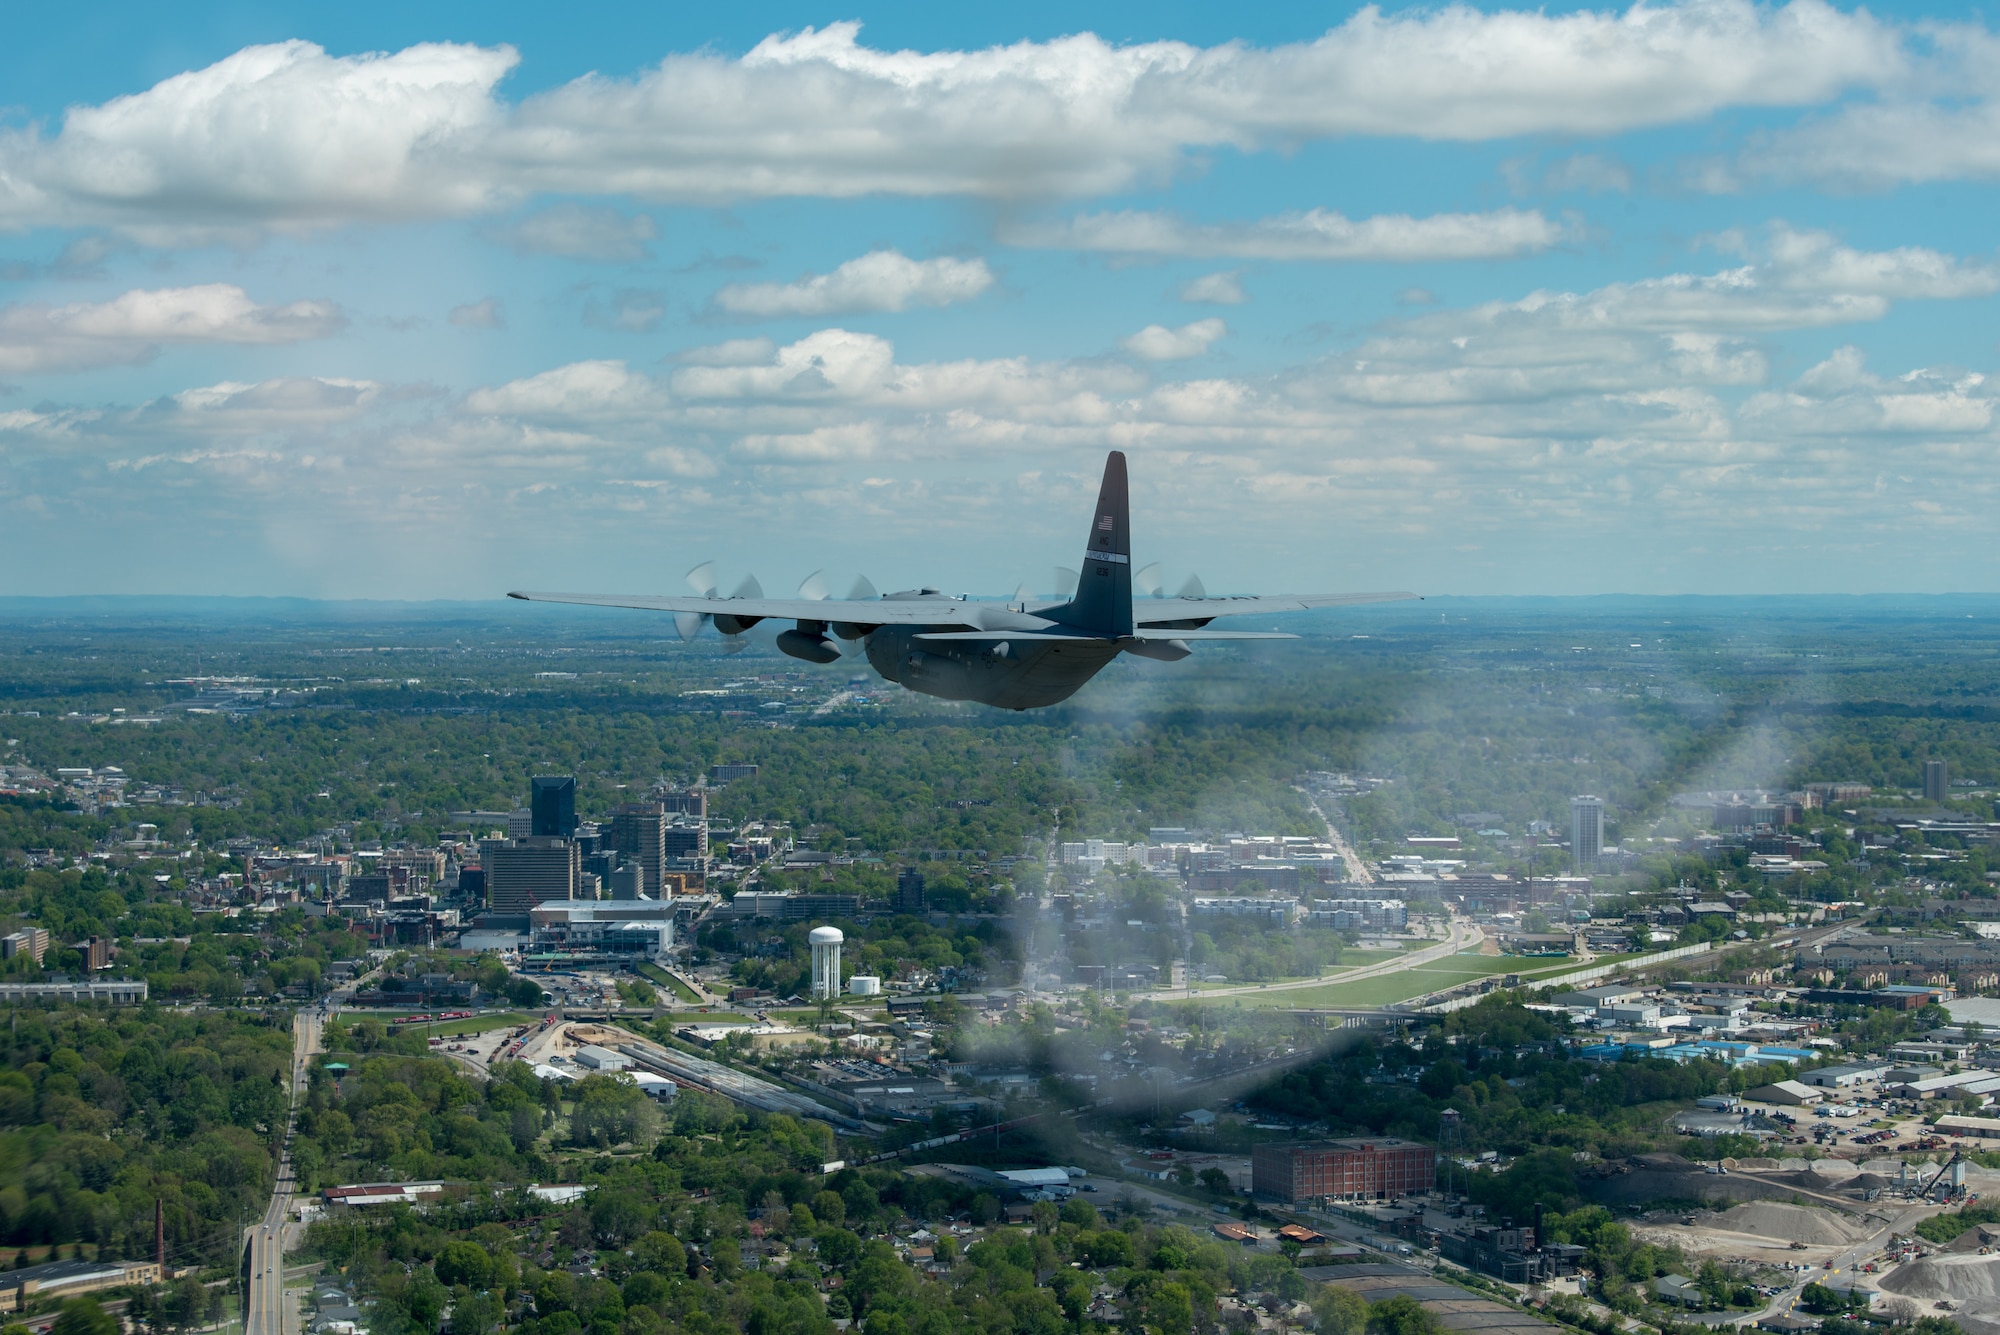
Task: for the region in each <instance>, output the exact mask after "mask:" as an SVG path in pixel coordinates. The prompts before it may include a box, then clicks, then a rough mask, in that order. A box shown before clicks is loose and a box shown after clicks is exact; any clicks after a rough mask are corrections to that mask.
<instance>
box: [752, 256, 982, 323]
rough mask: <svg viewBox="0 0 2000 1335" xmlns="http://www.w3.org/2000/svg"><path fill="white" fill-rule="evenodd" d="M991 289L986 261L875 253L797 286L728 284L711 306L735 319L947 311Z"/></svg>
mask: <svg viewBox="0 0 2000 1335" xmlns="http://www.w3.org/2000/svg"><path fill="white" fill-rule="evenodd" d="M991 286H993V271H992V270H991V269H988V268H987V267H986V261H985V260H980V259H973V260H955V259H950V258H940V259H935V260H913V259H911V258H909V257H908V256H907V255H904V254H902V253H901V252H899V251H894V250H875V251H870V252H869V253H868V254H866V255H863V256H861V257H859V258H858V259H851V260H849V261H847V262H846V263H845V264H843V265H841V266H840V267H839V268H837V269H835V270H834V271H833V272H832V273H824V274H815V275H813V276H812V277H810V278H802V279H800V280H799V281H798V282H796V283H732V284H730V285H729V286H728V287H725V288H723V289H722V290H721V291H720V292H717V293H716V294H715V304H716V305H717V306H719V307H721V308H722V309H723V310H725V311H729V312H730V313H732V314H735V315H757V316H785V315H802V316H815V317H816V316H826V315H854V314H859V313H863V312H870V311H903V310H908V309H909V308H910V307H912V306H949V305H951V304H952V303H953V302H959V301H970V300H972V299H973V298H974V297H977V296H978V295H979V294H980V293H982V292H984V291H985V290H986V289H987V288H989V287H991Z"/></svg>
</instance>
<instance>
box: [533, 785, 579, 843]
mask: <svg viewBox="0 0 2000 1335" xmlns="http://www.w3.org/2000/svg"><path fill="white" fill-rule="evenodd" d="M528 788H529V795H528V811H529V824H530V827H531V828H530V829H529V830H528V833H529V835H531V836H532V837H534V838H536V839H567V838H569V837H570V836H571V835H573V834H575V833H576V779H575V778H574V777H572V776H571V775H568V774H537V775H536V776H535V777H534V778H532V779H530V780H529V781H528Z"/></svg>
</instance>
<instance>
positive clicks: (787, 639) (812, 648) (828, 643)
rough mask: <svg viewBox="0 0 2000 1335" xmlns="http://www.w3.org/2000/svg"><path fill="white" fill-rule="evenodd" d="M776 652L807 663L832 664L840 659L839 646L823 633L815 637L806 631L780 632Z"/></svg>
mask: <svg viewBox="0 0 2000 1335" xmlns="http://www.w3.org/2000/svg"><path fill="white" fill-rule="evenodd" d="M778 652H779V653H782V654H788V655H790V656H791V657H793V658H803V659H804V660H805V661H806V662H808V663H832V662H835V661H837V660H838V659H839V658H840V646H839V645H837V644H835V643H834V642H833V641H832V639H830V638H829V637H828V636H827V635H826V633H825V632H823V631H822V632H821V633H819V634H817V635H815V634H814V633H812V632H811V631H806V630H787V631H781V632H779V634H778Z"/></svg>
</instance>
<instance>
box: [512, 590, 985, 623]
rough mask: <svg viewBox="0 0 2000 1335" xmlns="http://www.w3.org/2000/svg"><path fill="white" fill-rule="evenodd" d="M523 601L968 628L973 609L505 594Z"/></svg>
mask: <svg viewBox="0 0 2000 1335" xmlns="http://www.w3.org/2000/svg"><path fill="white" fill-rule="evenodd" d="M507 596H508V597H509V598H519V599H520V600H521V601H522V602H526V603H580V604H582V605H583V606H585V607H634V608H638V609H639V610H641V611H645V612H698V613H701V614H702V615H704V616H731V617H739V618H741V619H743V620H745V621H762V620H766V619H769V620H773V621H827V622H833V621H839V622H844V623H847V624H850V625H856V626H949V625H961V626H969V625H973V624H975V622H974V621H973V616H974V611H973V609H974V608H976V607H978V606H981V604H970V603H965V602H962V601H960V600H959V599H957V598H944V597H938V598H703V597H701V596H700V595H698V594H692V593H690V594H653V593H509V594H508V595H507Z"/></svg>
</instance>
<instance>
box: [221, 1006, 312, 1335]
mask: <svg viewBox="0 0 2000 1335" xmlns="http://www.w3.org/2000/svg"><path fill="white" fill-rule="evenodd" d="M332 1004H333V1002H332V1000H331V999H329V1003H328V1004H327V1005H326V1006H323V1007H314V1008H313V1009H311V1010H309V1011H302V1012H301V1013H300V1014H298V1015H297V1016H295V1017H294V1018H293V1020H292V1078H291V1083H290V1085H289V1086H288V1088H287V1091H286V1093H287V1097H286V1108H285V1139H284V1148H283V1150H282V1151H281V1152H280V1155H279V1158H278V1180H277V1183H276V1185H275V1186H274V1187H273V1188H272V1190H271V1204H270V1205H269V1207H268V1208H266V1209H265V1211H264V1217H263V1219H261V1220H259V1221H258V1222H257V1223H256V1224H254V1225H252V1226H251V1228H250V1229H249V1230H248V1233H247V1237H246V1239H245V1241H246V1243H247V1245H248V1248H249V1252H250V1283H249V1288H248V1291H247V1292H246V1294H245V1296H244V1301H245V1309H244V1316H243V1329H244V1335H298V1330H299V1315H298V1313H297V1311H295V1310H293V1307H292V1305H290V1304H287V1303H286V1301H285V1220H286V1217H287V1216H288V1215H289V1214H290V1213H291V1209H292V1191H293V1187H294V1185H295V1184H294V1181H293V1178H292V1126H293V1122H294V1120H295V1119H296V1117H297V1110H298V1101H299V1094H300V1093H301V1091H303V1090H304V1089H305V1084H306V1070H307V1063H308V1062H309V1061H310V1060H311V1058H312V1054H314V1053H315V1052H318V1051H319V1036H320V1026H321V1025H322V1024H324V1023H325V1017H326V1015H327V1014H328V1013H330V1010H331V1006H332Z"/></svg>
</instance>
